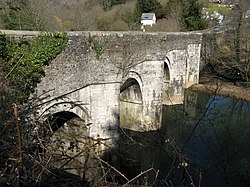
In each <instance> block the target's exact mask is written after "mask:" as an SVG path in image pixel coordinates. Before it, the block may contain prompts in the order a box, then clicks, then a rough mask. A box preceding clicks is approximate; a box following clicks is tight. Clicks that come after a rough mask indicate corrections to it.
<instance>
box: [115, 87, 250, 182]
mask: <svg viewBox="0 0 250 187" xmlns="http://www.w3.org/2000/svg"><path fill="white" fill-rule="evenodd" d="M119 147H120V160H121V165H120V171H121V172H122V173H124V174H125V175H126V176H127V177H128V178H129V179H133V178H134V177H135V179H134V180H133V181H132V183H134V184H141V185H153V186H197V187H198V186H208V187H210V186H213V187H215V186H219V187H224V186H232V187H235V186H250V102H246V101H241V100H236V99H232V98H228V97H222V96H217V95H210V94H207V93H201V92H191V91H188V90H187V91H186V95H185V102H184V104H183V105H175V106H165V105H164V106H163V119H162V127H161V129H160V130H158V131H150V132H136V131H132V130H128V129H121V136H120V143H119Z"/></svg>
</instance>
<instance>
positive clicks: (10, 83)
mask: <svg viewBox="0 0 250 187" xmlns="http://www.w3.org/2000/svg"><path fill="white" fill-rule="evenodd" d="M66 42H67V36H66V34H65V33H48V32H47V33H45V32H44V33H41V34H40V35H39V36H37V37H34V38H12V37H8V36H6V35H4V34H2V33H1V34H0V137H1V138H0V158H1V160H0V168H1V170H0V185H3V184H2V180H7V181H8V182H9V183H11V184H17V183H16V182H17V178H18V175H16V173H15V172H14V170H18V171H20V172H21V170H19V169H18V168H19V167H21V166H20V165H19V161H20V159H21V157H20V158H19V156H18V155H19V154H20V155H21V154H23V153H22V151H23V150H24V149H28V147H29V146H28V145H27V144H26V143H27V142H26V143H25V144H22V143H21V142H23V141H24V140H25V141H28V139H26V138H28V137H29V138H30V136H31V132H30V129H29V128H28V127H27V126H26V125H25V120H26V118H27V112H28V110H26V109H27V108H26V105H22V106H21V105H20V104H21V103H26V102H27V99H28V97H29V95H30V93H31V92H33V90H34V88H35V87H36V84H37V83H38V82H39V81H40V78H41V77H42V76H43V75H44V67H45V65H48V64H49V62H50V61H51V60H52V59H54V58H55V57H56V56H57V55H58V54H59V53H60V52H61V51H62V50H63V48H64V46H65V45H66ZM25 108H26V109H25ZM28 108H29V106H28ZM23 116H26V118H23ZM29 125H31V124H29ZM29 143H31V142H29ZM28 153H29V152H28V151H25V154H28ZM20 162H22V161H20ZM22 175H23V174H22ZM3 176H4V177H3ZM6 177H7V178H6Z"/></svg>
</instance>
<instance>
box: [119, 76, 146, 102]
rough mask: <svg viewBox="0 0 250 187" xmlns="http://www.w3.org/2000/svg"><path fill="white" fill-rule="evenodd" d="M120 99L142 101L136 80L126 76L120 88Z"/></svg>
mask: <svg viewBox="0 0 250 187" xmlns="http://www.w3.org/2000/svg"><path fill="white" fill-rule="evenodd" d="M120 99H122V100H125V101H127V102H136V103H137V102H140V103H141V102H142V92H141V87H140V85H139V83H138V81H137V80H136V79H134V78H128V79H127V80H126V81H125V82H124V83H123V85H122V86H121V88H120Z"/></svg>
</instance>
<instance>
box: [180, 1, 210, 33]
mask: <svg viewBox="0 0 250 187" xmlns="http://www.w3.org/2000/svg"><path fill="white" fill-rule="evenodd" d="M201 10H202V5H201V4H200V3H199V2H198V0H188V1H187V3H186V4H185V5H184V9H183V14H182V17H183V23H184V27H185V29H186V30H189V31H193V30H202V29H205V28H206V20H205V19H204V18H203V17H202V13H201Z"/></svg>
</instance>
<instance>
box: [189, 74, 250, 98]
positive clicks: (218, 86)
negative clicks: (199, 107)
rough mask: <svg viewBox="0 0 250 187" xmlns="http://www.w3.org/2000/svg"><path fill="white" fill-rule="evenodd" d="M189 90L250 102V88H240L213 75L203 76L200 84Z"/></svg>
mask: <svg viewBox="0 0 250 187" xmlns="http://www.w3.org/2000/svg"><path fill="white" fill-rule="evenodd" d="M189 89H190V90H194V91H204V92H210V93H214V94H216V95H222V96H226V97H233V98H237V99H242V100H246V101H250V87H243V86H238V85H235V84H234V83H232V82H227V81H225V80H221V79H218V78H216V77H213V76H211V75H201V76H200V81H199V84H196V85H193V86H191V87H189Z"/></svg>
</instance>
